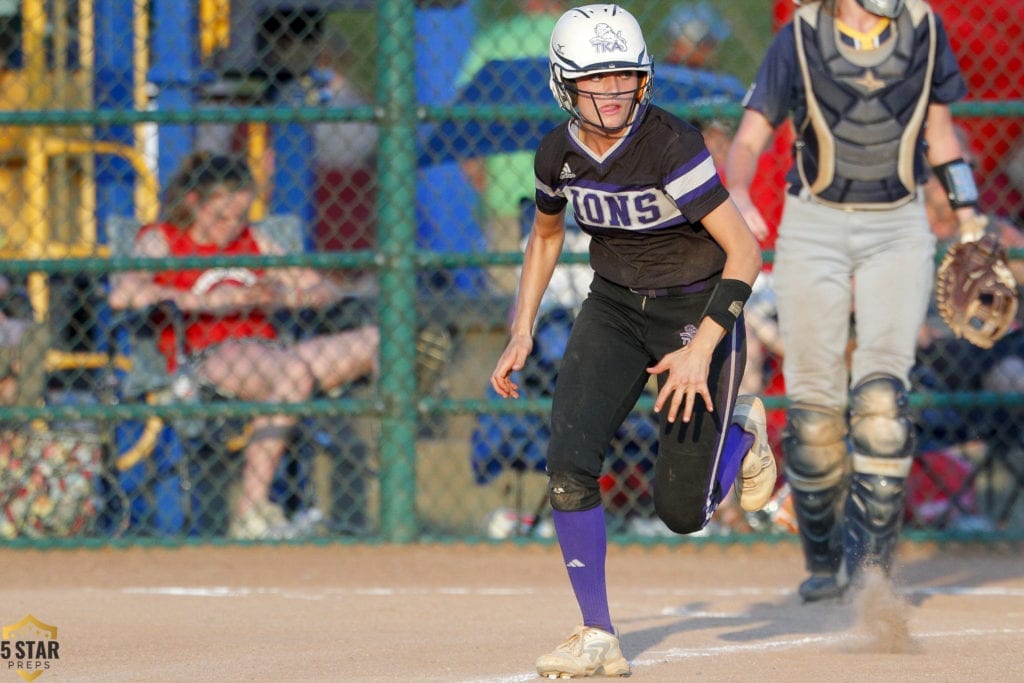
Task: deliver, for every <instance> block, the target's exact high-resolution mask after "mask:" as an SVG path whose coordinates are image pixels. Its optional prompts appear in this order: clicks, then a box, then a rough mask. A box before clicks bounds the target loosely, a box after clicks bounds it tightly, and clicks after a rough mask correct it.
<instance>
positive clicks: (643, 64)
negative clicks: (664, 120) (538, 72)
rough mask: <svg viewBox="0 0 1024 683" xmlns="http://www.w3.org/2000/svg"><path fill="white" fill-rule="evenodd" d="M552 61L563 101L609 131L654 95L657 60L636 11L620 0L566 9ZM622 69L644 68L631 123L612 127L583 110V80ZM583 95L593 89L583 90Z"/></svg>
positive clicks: (553, 38) (554, 88)
mask: <svg viewBox="0 0 1024 683" xmlns="http://www.w3.org/2000/svg"><path fill="white" fill-rule="evenodd" d="M548 61H549V64H550V66H551V79H550V81H549V85H550V87H551V92H552V94H553V95H554V96H555V101H556V102H558V106H560V107H561V108H562V109H564V110H565V111H567V112H568V113H569V114H570V115H571V116H572V117H573V118H575V119H577V120H579V121H581V122H585V123H588V124H590V125H592V126H596V127H598V128H600V129H602V130H605V131H607V132H616V131H619V130H622V129H623V128H625V127H626V126H628V125H629V124H630V123H631V122H632V121H633V120H635V118H636V115H637V113H638V112H639V110H642V109H643V108H644V107H646V106H647V104H648V103H649V102H650V100H651V90H652V85H653V84H652V80H653V79H652V76H653V60H652V59H651V55H650V53H648V52H647V44H646V43H645V41H644V36H643V32H642V31H641V30H640V25H639V24H638V23H637V21H636V19H635V18H634V17H633V15H632V14H630V13H629V12H627V11H626V10H624V9H622V8H621V7H619V6H618V5H587V6H584V7H577V8H575V9H571V10H569V11H568V12H566V13H565V14H563V15H562V16H561V18H560V19H559V20H558V22H557V23H556V24H555V28H554V30H553V31H552V32H551V44H550V48H549V50H548ZM620 71H637V72H640V73H639V80H640V83H639V86H638V87H637V90H636V93H635V95H634V98H633V105H632V107H631V108H630V112H629V116H628V117H627V120H626V123H624V124H623V125H621V126H614V127H608V126H605V125H604V122H603V121H601V120H598V121H590V120H588V119H585V118H584V117H583V115H582V114H581V113H580V110H579V99H578V98H579V96H580V94H581V93H580V91H579V87H578V85H577V81H578V80H579V79H581V78H584V77H587V76H593V75H595V74H601V73H612V72H620ZM609 94H610V93H609ZM583 96H588V95H587V94H586V93H583ZM589 96H590V97H595V96H596V95H589ZM599 119H600V116H599Z"/></svg>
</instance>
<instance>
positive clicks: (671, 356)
mask: <svg viewBox="0 0 1024 683" xmlns="http://www.w3.org/2000/svg"><path fill="white" fill-rule="evenodd" d="M710 365H711V359H710V357H707V358H704V357H702V356H701V354H700V353H699V352H697V351H696V349H694V348H692V347H690V346H687V347H684V348H682V349H679V350H678V351H673V352H672V353H668V354H665V356H664V357H663V358H662V359H661V360H660V361H658V363H657V364H656V365H653V366H651V367H649V368H647V372H649V373H650V374H652V375H660V374H661V373H663V372H668V377H667V378H666V379H665V383H664V384H663V385H662V387H661V390H660V391H658V398H657V399H656V400H655V401H654V410H655V411H656V412H659V413H660V412H661V411H662V409H663V408H665V406H666V405H667V406H668V421H669V422H675V421H676V418H677V417H679V416H680V412H679V409H680V407H681V408H682V409H683V410H682V420H683V422H689V421H690V418H691V417H692V416H693V408H694V405H696V402H697V397H698V396H700V397H701V398H703V399H704V405H705V406H707V409H708V411H714V409H715V408H714V405H713V404H712V402H711V391H710V390H709V389H708V369H709V367H710Z"/></svg>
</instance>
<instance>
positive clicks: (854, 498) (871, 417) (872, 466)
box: [843, 375, 914, 579]
mask: <svg viewBox="0 0 1024 683" xmlns="http://www.w3.org/2000/svg"><path fill="white" fill-rule="evenodd" d="M850 437H851V441H852V442H853V477H852V481H851V483H850V490H849V493H848V495H847V499H846V510H845V519H844V530H843V565H844V574H845V578H847V579H853V578H856V576H857V574H858V573H859V571H860V569H861V568H862V567H863V566H865V565H867V564H872V565H878V566H879V567H880V568H881V569H882V570H883V571H884V572H885V573H886V574H888V573H889V572H890V571H891V569H892V556H893V552H894V550H895V548H896V543H897V541H898V540H899V533H900V527H901V526H902V522H903V507H904V502H905V500H906V481H907V476H908V475H909V474H910V466H911V464H912V462H913V452H914V428H913V424H912V423H911V421H910V417H909V410H908V404H907V392H906V389H905V388H904V385H903V383H902V382H901V381H900V380H898V379H896V378H895V377H892V376H890V375H873V376H870V377H868V378H866V379H865V380H863V381H862V382H861V383H860V384H858V385H857V386H856V387H854V389H853V394H852V404H851V412H850Z"/></svg>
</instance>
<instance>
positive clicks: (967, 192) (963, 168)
mask: <svg viewBox="0 0 1024 683" xmlns="http://www.w3.org/2000/svg"><path fill="white" fill-rule="evenodd" d="M932 171H933V172H934V173H935V177H936V178H938V179H939V182H940V183H942V187H943V189H945V190H946V197H947V198H948V199H949V205H950V206H952V207H953V208H954V209H961V208H963V207H965V206H977V205H978V185H977V184H976V183H975V182H974V171H973V170H971V167H970V166H968V165H967V162H966V161H964V160H963V159H954V160H953V161H948V162H946V163H944V164H939V165H938V166H932Z"/></svg>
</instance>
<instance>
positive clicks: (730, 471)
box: [714, 424, 754, 504]
mask: <svg viewBox="0 0 1024 683" xmlns="http://www.w3.org/2000/svg"><path fill="white" fill-rule="evenodd" d="M753 446H754V435H753V434H751V433H750V432H748V431H744V430H743V428H741V427H740V426H739V425H734V424H731V425H729V427H728V431H727V432H726V433H725V447H724V448H723V449H722V464H721V466H720V467H719V468H718V478H717V481H718V489H719V491H720V492H721V493H720V495H721V496H722V497H725V494H726V493H728V491H729V488H730V487H731V486H732V484H733V482H734V481H736V475H738V474H739V472H740V465H741V464H742V463H743V456H745V455H746V454H747V452H749V451H750V449H751V448H753ZM714 502H715V503H716V504H717V503H720V502H722V499H721V498H719V499H718V500H716V501H714Z"/></svg>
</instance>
